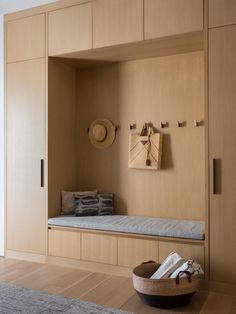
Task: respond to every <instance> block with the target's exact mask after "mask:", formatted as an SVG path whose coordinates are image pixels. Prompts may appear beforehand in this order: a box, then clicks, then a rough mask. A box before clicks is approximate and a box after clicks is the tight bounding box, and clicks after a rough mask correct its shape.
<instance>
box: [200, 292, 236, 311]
mask: <svg viewBox="0 0 236 314" xmlns="http://www.w3.org/2000/svg"><path fill="white" fill-rule="evenodd" d="M232 305H233V297H232V296H230V295H224V294H219V293H215V292H210V293H209V295H208V298H207V300H206V302H205V304H204V305H203V308H202V309H201V311H200V314H209V313H214V314H223V313H224V314H231V309H232Z"/></svg>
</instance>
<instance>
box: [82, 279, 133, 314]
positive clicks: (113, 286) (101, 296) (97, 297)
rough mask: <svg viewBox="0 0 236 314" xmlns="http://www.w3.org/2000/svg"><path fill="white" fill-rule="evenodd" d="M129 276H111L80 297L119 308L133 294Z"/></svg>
mask: <svg viewBox="0 0 236 314" xmlns="http://www.w3.org/2000/svg"><path fill="white" fill-rule="evenodd" d="M134 293H135V292H134V290H133V284H132V280H131V279H130V278H125V277H119V276H111V277H110V278H108V279H107V280H105V281H103V282H102V283H101V284H100V285H99V286H97V287H96V288H94V289H93V290H91V291H90V292H88V293H86V294H84V295H82V297H81V299H82V300H85V301H91V302H95V303H97V304H101V305H103V306H107V307H114V308H120V307H121V306H122V305H123V304H124V303H125V302H127V300H128V299H129V298H130V297H131V296H132V295H133V294H134Z"/></svg>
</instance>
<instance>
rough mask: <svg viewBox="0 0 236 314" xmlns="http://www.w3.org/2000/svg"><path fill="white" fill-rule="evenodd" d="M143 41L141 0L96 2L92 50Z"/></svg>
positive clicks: (97, 0) (98, 0) (94, 6)
mask: <svg viewBox="0 0 236 314" xmlns="http://www.w3.org/2000/svg"><path fill="white" fill-rule="evenodd" d="M139 40H143V0H129V1H127V0H119V1H117V0H96V1H94V3H93V48H99V47H105V46H111V45H117V44H124V43H128V42H134V41H139Z"/></svg>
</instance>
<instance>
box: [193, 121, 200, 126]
mask: <svg viewBox="0 0 236 314" xmlns="http://www.w3.org/2000/svg"><path fill="white" fill-rule="evenodd" d="M193 124H194V126H195V127H198V126H200V125H201V121H197V120H193Z"/></svg>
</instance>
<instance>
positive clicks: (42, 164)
mask: <svg viewBox="0 0 236 314" xmlns="http://www.w3.org/2000/svg"><path fill="white" fill-rule="evenodd" d="M40 168H41V183H40V186H41V188H42V187H44V160H43V159H41V160H40Z"/></svg>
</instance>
